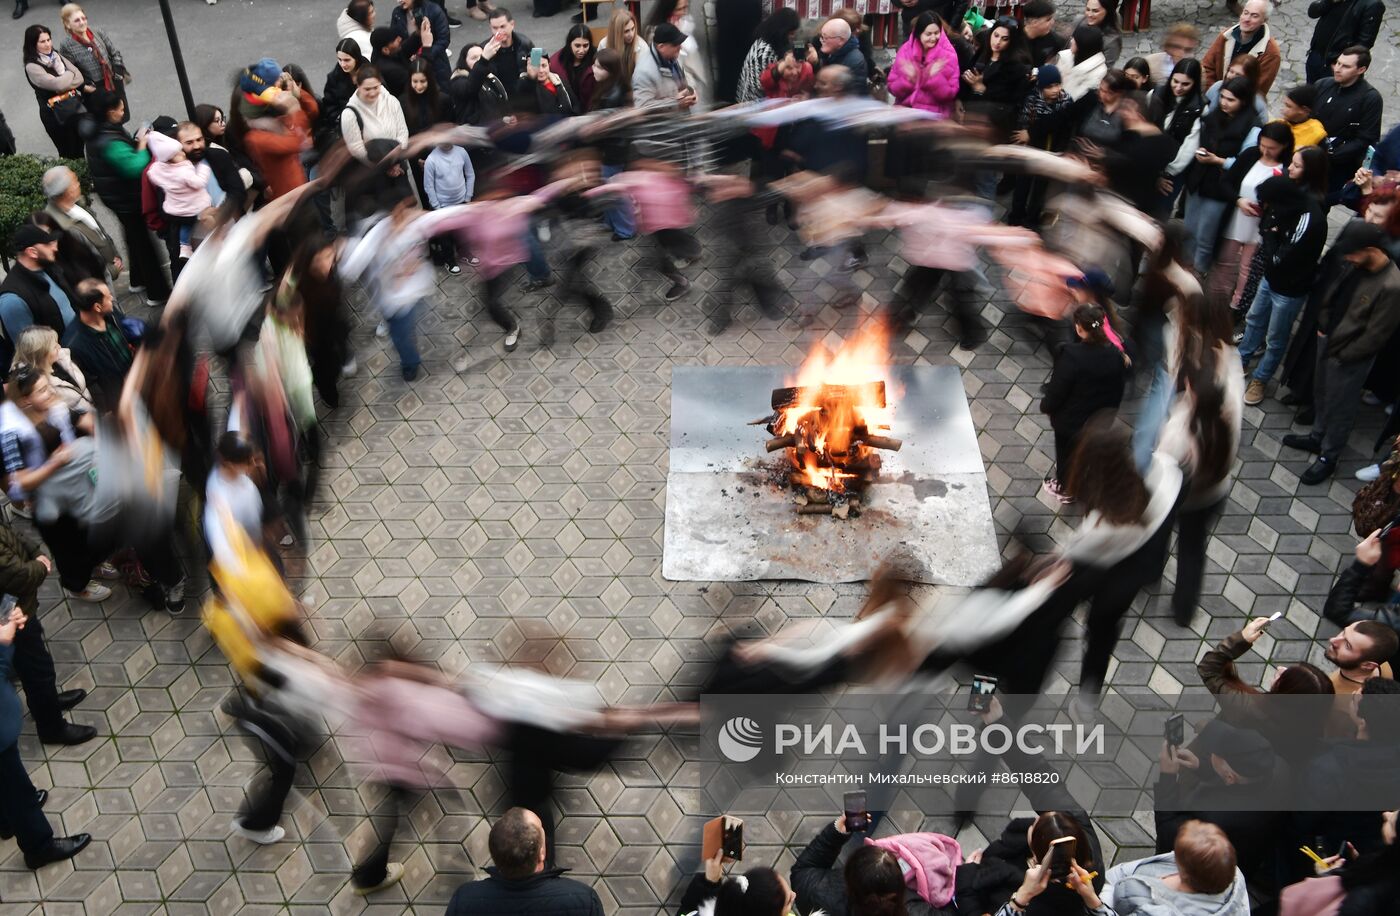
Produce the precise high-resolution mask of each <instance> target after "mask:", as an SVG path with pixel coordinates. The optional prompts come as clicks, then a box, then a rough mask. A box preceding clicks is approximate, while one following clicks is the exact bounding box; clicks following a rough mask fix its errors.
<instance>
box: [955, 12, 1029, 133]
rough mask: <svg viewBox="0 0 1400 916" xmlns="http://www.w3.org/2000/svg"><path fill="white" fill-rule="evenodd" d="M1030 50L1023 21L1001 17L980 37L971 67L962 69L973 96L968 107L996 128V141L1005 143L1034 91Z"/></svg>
mask: <svg viewBox="0 0 1400 916" xmlns="http://www.w3.org/2000/svg"><path fill="white" fill-rule="evenodd" d="M1030 73H1031V52H1030V46H1029V45H1028V44H1027V43H1026V36H1025V33H1024V32H1022V31H1021V24H1020V23H1019V22H1017V21H1016V19H1015V18H1014V17H1012V16H1002V17H1001V18H999V19H997V21H996V23H995V24H993V26H992V27H991V28H990V29H988V30H987V31H986V32H984V33H983V35H982V36H981V37H979V40H978V45H977V55H976V56H975V57H974V58H973V59H972V66H971V67H970V68H968V69H967V70H965V71H963V74H962V81H963V85H964V86H966V87H967V90H968V92H970V93H971V95H970V96H968V97H966V104H967V107H968V108H969V109H970V110H971V111H974V112H977V113H978V114H980V115H982V116H983V117H985V118H986V119H987V121H988V123H990V124H991V126H992V129H993V130H994V131H995V137H996V139H995V140H994V141H993V142H994V143H1005V142H1006V141H1007V139H1008V138H1009V137H1010V135H1011V129H1012V128H1013V127H1014V126H1015V124H1016V113H1017V112H1018V111H1020V109H1021V101H1022V100H1023V99H1024V98H1025V97H1026V93H1027V92H1029V91H1030V90H1031V83H1030Z"/></svg>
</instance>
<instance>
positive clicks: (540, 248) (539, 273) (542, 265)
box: [525, 223, 549, 280]
mask: <svg viewBox="0 0 1400 916" xmlns="http://www.w3.org/2000/svg"><path fill="white" fill-rule="evenodd" d="M525 247H526V248H528V249H529V250H530V258H529V260H527V261H526V262H525V273H527V274H529V275H530V279H531V280H548V279H549V259H548V258H546V257H545V256H544V245H543V243H541V242H540V233H539V230H538V229H537V228H535V225H534V223H531V224H530V228H529V230H528V231H526V233H525Z"/></svg>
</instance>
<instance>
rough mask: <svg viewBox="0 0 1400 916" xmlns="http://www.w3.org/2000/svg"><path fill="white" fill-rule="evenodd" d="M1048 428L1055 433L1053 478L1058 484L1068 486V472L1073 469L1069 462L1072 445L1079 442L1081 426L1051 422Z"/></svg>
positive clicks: (1072, 456)
mask: <svg viewBox="0 0 1400 916" xmlns="http://www.w3.org/2000/svg"><path fill="white" fill-rule="evenodd" d="M1050 429H1051V430H1052V431H1053V432H1054V433H1055V479H1056V480H1057V481H1059V482H1060V486H1062V487H1067V486H1069V474H1070V471H1071V470H1072V469H1073V465H1072V463H1071V462H1073V461H1074V447H1075V445H1077V444H1078V443H1079V434H1080V433H1081V432H1083V431H1084V427H1083V426H1056V425H1055V424H1054V423H1053V422H1052V423H1051V424H1050Z"/></svg>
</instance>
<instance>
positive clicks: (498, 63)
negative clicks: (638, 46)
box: [482, 6, 640, 96]
mask: <svg viewBox="0 0 1400 916" xmlns="http://www.w3.org/2000/svg"><path fill="white" fill-rule="evenodd" d="M629 16H630V14H629ZM613 18H614V19H616V18H617V14H616V13H614V14H613ZM632 28H633V30H634V32H635V29H636V20H633V21H632ZM609 34H611V31H610V32H609ZM637 40H638V41H640V39H637ZM534 49H535V43H534V42H533V41H531V40H530V39H529V38H526V37H525V35H524V33H517V32H516V31H515V17H514V16H512V15H511V12H510V10H508V9H506V8H505V7H503V6H498V7H496V8H495V9H493V10H492V11H491V39H490V40H489V41H487V42H486V46H485V47H484V48H483V49H482V56H483V57H485V58H486V60H487V61H488V62H489V64H488V66H489V68H490V71H491V73H493V74H494V75H495V76H496V79H498V80H500V81H501V85H502V86H504V87H505V90H506V93H507V95H508V96H513V95H515V94H516V92H517V91H519V85H520V78H521V75H522V74H524V73H525V71H526V69H528V68H529V66H530V52H531V51H533V50H534Z"/></svg>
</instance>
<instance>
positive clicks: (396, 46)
mask: <svg viewBox="0 0 1400 916" xmlns="http://www.w3.org/2000/svg"><path fill="white" fill-rule="evenodd" d="M369 42H370V45H371V46H373V48H374V55H373V56H372V57H370V59H369V62H370V63H371V64H373V65H374V68H375V69H376V70H378V71H379V78H380V82H382V83H383V84H384V88H385V89H387V90H388V91H389V94H390V95H392V96H393V97H394V98H398V97H399V96H401V95H403V94H404V91H405V90H406V89H408V63H407V57H406V56H405V55H404V53H403V36H402V35H400V34H399V33H398V32H395V31H394V30H393V29H391V28H389V27H388V26H380V27H379V28H377V29H375V30H374V31H373V32H370V33H369Z"/></svg>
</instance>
